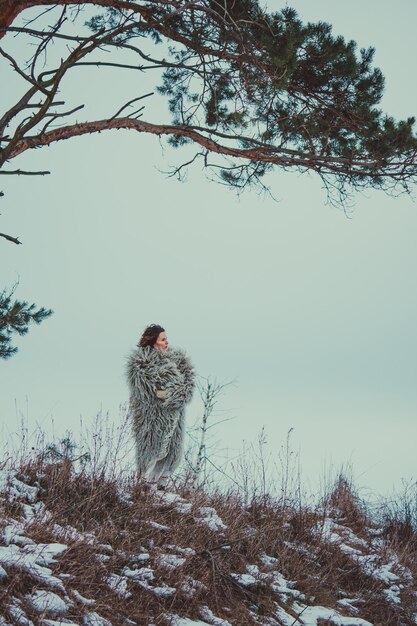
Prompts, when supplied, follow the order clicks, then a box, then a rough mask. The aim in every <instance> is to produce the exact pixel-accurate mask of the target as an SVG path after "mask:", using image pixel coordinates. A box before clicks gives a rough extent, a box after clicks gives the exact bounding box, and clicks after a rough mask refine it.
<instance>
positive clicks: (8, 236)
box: [0, 233, 22, 245]
mask: <svg viewBox="0 0 417 626" xmlns="http://www.w3.org/2000/svg"><path fill="white" fill-rule="evenodd" d="M0 237H4V239H7V241H11V242H12V243H16V244H17V245H21V244H22V242H21V241H19V240H18V239H17V238H16V237H11V236H10V235H6V234H5V233H0Z"/></svg>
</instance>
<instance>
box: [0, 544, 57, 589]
mask: <svg viewBox="0 0 417 626" xmlns="http://www.w3.org/2000/svg"><path fill="white" fill-rule="evenodd" d="M30 547H31V546H30ZM25 548H28V546H24V548H23V549H21V548H19V547H18V546H16V545H11V546H6V547H3V546H0V565H2V566H4V567H5V568H6V569H7V568H8V567H15V568H17V569H21V570H22V571H24V572H27V573H28V574H31V575H32V576H34V578H36V579H37V580H39V581H40V582H42V583H44V584H46V585H48V586H50V587H56V588H58V589H61V590H64V586H63V584H62V581H61V580H59V578H56V577H55V576H52V570H50V569H49V568H47V567H43V566H42V565H40V564H39V563H38V560H39V561H41V563H44V560H45V559H44V557H43V556H42V550H43V548H44V544H41V545H40V546H35V548H36V549H35V550H33V551H32V553H30V552H29V553H28V552H24V551H23V550H24V549H25Z"/></svg>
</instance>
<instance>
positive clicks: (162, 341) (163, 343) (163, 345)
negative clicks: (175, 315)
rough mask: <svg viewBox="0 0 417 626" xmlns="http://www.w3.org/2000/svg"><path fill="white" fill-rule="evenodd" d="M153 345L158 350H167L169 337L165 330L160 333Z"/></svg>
mask: <svg viewBox="0 0 417 626" xmlns="http://www.w3.org/2000/svg"><path fill="white" fill-rule="evenodd" d="M153 347H154V348H156V349H157V350H166V349H167V348H168V338H167V334H166V333H165V332H163V333H159V335H158V339H157V340H156V341H155V343H154V346H153Z"/></svg>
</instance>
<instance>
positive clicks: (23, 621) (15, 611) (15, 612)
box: [8, 600, 34, 626]
mask: <svg viewBox="0 0 417 626" xmlns="http://www.w3.org/2000/svg"><path fill="white" fill-rule="evenodd" d="M8 609H9V612H10V615H11V616H12V617H13V619H14V620H15V622H17V623H18V624H20V626H34V624H33V622H32V621H31V620H30V619H28V618H27V617H26V614H25V612H24V611H23V610H22V609H21V608H20V606H19V605H18V603H17V601H16V600H14V601H13V603H12V604H10V605H9V607H8Z"/></svg>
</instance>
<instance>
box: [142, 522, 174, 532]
mask: <svg viewBox="0 0 417 626" xmlns="http://www.w3.org/2000/svg"><path fill="white" fill-rule="evenodd" d="M144 523H145V524H146V525H147V526H150V527H151V528H155V530H165V531H167V530H171V529H170V527H169V526H164V524H158V522H153V521H152V520H147V521H146V522H144Z"/></svg>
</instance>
